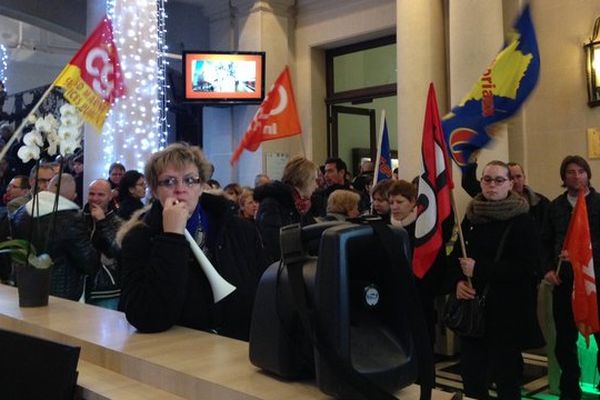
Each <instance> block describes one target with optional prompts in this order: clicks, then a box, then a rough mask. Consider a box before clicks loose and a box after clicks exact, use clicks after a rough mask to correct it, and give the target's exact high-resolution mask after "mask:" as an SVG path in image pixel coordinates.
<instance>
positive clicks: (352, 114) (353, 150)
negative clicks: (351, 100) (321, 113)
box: [331, 106, 377, 176]
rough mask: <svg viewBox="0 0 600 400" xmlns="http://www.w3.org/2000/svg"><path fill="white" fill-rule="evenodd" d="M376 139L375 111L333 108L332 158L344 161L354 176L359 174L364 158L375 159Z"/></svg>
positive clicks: (357, 108) (343, 107) (342, 107)
mask: <svg viewBox="0 0 600 400" xmlns="http://www.w3.org/2000/svg"><path fill="white" fill-rule="evenodd" d="M376 138H377V134H376V113H375V110H374V109H370V108H359V107H347V106H332V107H331V149H332V156H333V157H339V158H341V159H342V160H344V161H345V162H346V165H347V166H348V168H349V172H351V173H352V175H353V176H356V175H357V174H358V171H359V167H360V162H361V160H362V158H364V157H369V158H370V159H371V160H374V159H375V158H374V157H375V155H376V150H375V149H376V148H377V139H376Z"/></svg>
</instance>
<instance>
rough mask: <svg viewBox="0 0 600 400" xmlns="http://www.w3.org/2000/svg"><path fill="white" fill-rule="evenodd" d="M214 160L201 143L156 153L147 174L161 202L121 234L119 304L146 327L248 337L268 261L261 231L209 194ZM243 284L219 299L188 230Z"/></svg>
mask: <svg viewBox="0 0 600 400" xmlns="http://www.w3.org/2000/svg"><path fill="white" fill-rule="evenodd" d="M208 169H209V163H208V161H207V160H206V158H204V155H203V154H202V152H201V151H200V149H199V148H198V147H197V146H190V145H187V144H183V143H175V144H172V145H170V146H168V147H167V148H165V149H164V150H161V151H158V152H156V153H154V154H153V155H152V156H151V157H150V159H149V160H148V162H147V164H146V168H145V176H146V179H147V180H148V184H149V186H150V190H151V191H152V195H153V196H154V198H155V201H154V202H153V203H152V205H151V206H150V207H149V209H148V210H147V211H146V213H144V214H142V215H141V216H140V218H139V220H135V221H134V220H130V221H129V222H128V223H127V224H126V226H125V227H124V229H123V230H122V232H120V233H119V237H121V238H122V249H121V268H122V274H123V275H122V293H121V303H120V308H121V309H122V310H123V311H124V312H125V316H126V317H127V320H128V321H129V323H131V324H132V325H133V326H135V327H136V328H137V329H138V330H139V331H141V332H160V331H164V330H167V329H169V328H170V327H171V326H173V325H182V326H186V327H190V328H194V329H201V330H206V331H211V332H215V333H219V334H222V335H225V336H229V337H233V338H237V339H242V340H248V337H249V327H250V316H251V313H252V306H253V302H254V294H255V291H256V287H257V284H258V280H259V278H260V276H261V274H262V272H263V271H264V269H265V268H266V267H267V260H266V257H265V255H264V253H263V248H262V244H261V241H260V237H259V235H258V232H257V230H256V227H255V226H253V225H252V224H251V223H249V222H248V221H244V220H242V219H241V218H239V216H236V215H233V214H232V213H231V208H230V207H229V205H228V201H227V200H226V199H225V198H224V197H223V196H216V195H211V194H209V193H203V187H204V185H203V183H204V182H206V179H207V177H208V173H207V171H208ZM186 231H187V232H188V233H189V236H188V237H190V240H193V241H194V242H195V243H196V244H197V246H198V247H200V249H202V250H203V252H204V253H205V255H206V256H207V257H208V259H209V260H210V261H211V263H212V265H213V266H214V268H215V270H216V272H217V273H218V274H219V275H220V276H221V277H223V278H224V279H225V280H226V281H227V282H229V283H230V284H232V285H233V286H235V287H236V289H235V291H234V292H233V293H231V294H229V295H228V296H227V297H225V298H224V299H223V300H221V301H219V302H218V303H216V304H215V303H214V299H213V288H212V287H211V286H210V284H209V281H208V279H207V277H206V275H205V273H204V272H203V270H202V269H201V267H200V264H199V261H198V260H197V259H196V257H195V256H193V255H192V254H193V253H192V252H191V247H190V243H189V242H188V240H187V239H186V236H185V233H186Z"/></svg>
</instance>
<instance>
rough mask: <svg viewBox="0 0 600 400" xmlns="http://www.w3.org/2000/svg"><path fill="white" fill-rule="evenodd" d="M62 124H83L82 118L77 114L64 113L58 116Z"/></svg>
mask: <svg viewBox="0 0 600 400" xmlns="http://www.w3.org/2000/svg"><path fill="white" fill-rule="evenodd" d="M60 123H61V125H62V126H76V127H80V126H81V125H83V120H82V119H81V118H79V116H78V115H72V114H71V115H64V116H62V117H61V118H60Z"/></svg>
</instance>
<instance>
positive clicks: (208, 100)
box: [181, 50, 267, 105]
mask: <svg viewBox="0 0 600 400" xmlns="http://www.w3.org/2000/svg"><path fill="white" fill-rule="evenodd" d="M189 54H210V55H227V56H231V55H234V56H235V55H241V56H260V59H261V68H260V74H261V78H262V79H261V82H260V90H261V96H260V98H236V97H225V96H224V97H219V98H214V99H211V98H202V99H198V98H189V97H188V96H187V90H186V89H187V82H188V79H189V77H188V74H187V73H188V66H187V64H188V63H187V56H188V55H189ZM266 56H267V54H266V52H264V51H212V50H209V51H206V50H185V51H183V52H182V53H181V64H182V74H183V100H184V102H186V103H195V104H215V105H218V104H230V105H231V104H261V103H262V102H263V101H264V99H265V96H266V93H265V79H266V75H265V70H266V66H265V64H266ZM257 81H258V79H257ZM257 86H258V85H257Z"/></svg>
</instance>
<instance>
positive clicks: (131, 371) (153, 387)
mask: <svg viewBox="0 0 600 400" xmlns="http://www.w3.org/2000/svg"><path fill="white" fill-rule="evenodd" d="M0 328H3V329H8V330H11V331H16V332H20V333H25V334H29V335H32V336H37V337H41V338H45V339H49V340H53V341H56V342H60V343H65V344H69V345H74V346H80V347H81V355H80V360H82V361H80V365H79V372H80V377H79V380H78V384H79V385H81V386H82V387H83V393H84V396H85V397H86V398H93V396H92V394H93V393H97V392H98V391H100V390H103V391H104V393H108V394H105V395H99V396H98V397H94V398H113V399H117V398H123V399H127V398H138V397H136V395H134V392H135V391H137V392H138V393H142V394H147V395H148V396H146V398H161V393H163V394H165V392H167V393H168V394H172V395H173V396H172V397H168V398H174V399H175V398H178V397H180V398H184V399H219V400H223V399H231V400H238V399H239V400H242V399H277V400H285V399H326V398H329V397H328V396H326V395H324V394H323V393H321V392H320V391H319V390H318V389H317V388H316V387H315V385H314V383H313V382H310V381H308V382H288V381H284V380H280V379H276V378H274V377H272V376H270V375H267V374H265V373H263V372H261V371H260V370H259V369H257V368H256V367H254V366H253V365H252V364H251V363H250V361H249V359H248V344H247V343H246V342H242V341H238V340H234V339H229V338H225V337H222V336H217V335H213V334H209V333H206V332H201V331H196V330H192V329H188V328H183V327H174V328H172V329H170V330H169V331H167V332H162V333H155V334H141V333H137V332H136V330H135V328H133V327H132V326H131V325H129V323H128V322H127V320H126V319H125V315H124V314H123V313H120V312H116V311H112V310H106V309H103V308H99V307H94V306H90V305H86V304H81V303H77V302H73V301H69V300H63V299H60V298H56V297H50V302H49V305H48V306H47V307H36V308H20V307H19V306H18V300H17V290H16V288H13V287H10V286H5V285H0ZM111 374H113V375H114V376H112V375H111ZM107 381H109V382H107ZM119 385H120V386H119ZM119 388H121V389H124V391H123V393H129V395H127V394H123V395H121V394H119V393H121V392H119V391H118V390H117V389H119ZM127 389H129V390H130V391H129V392H128V391H127ZM111 390H112V392H111ZM86 391H87V392H86ZM152 391H155V392H156V393H150V392H152ZM86 393H87V395H86ZM418 393H419V390H418V387H416V386H414V385H413V386H411V387H409V388H406V389H404V390H402V391H401V393H398V395H401V396H402V398H404V399H418ZM165 395H166V394H165ZM165 395H163V396H162V398H167V397H165ZM140 398H143V397H140ZM433 398H434V399H440V400H442V399H450V398H451V394H449V393H444V392H438V391H436V392H435V393H434V395H433Z"/></svg>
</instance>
